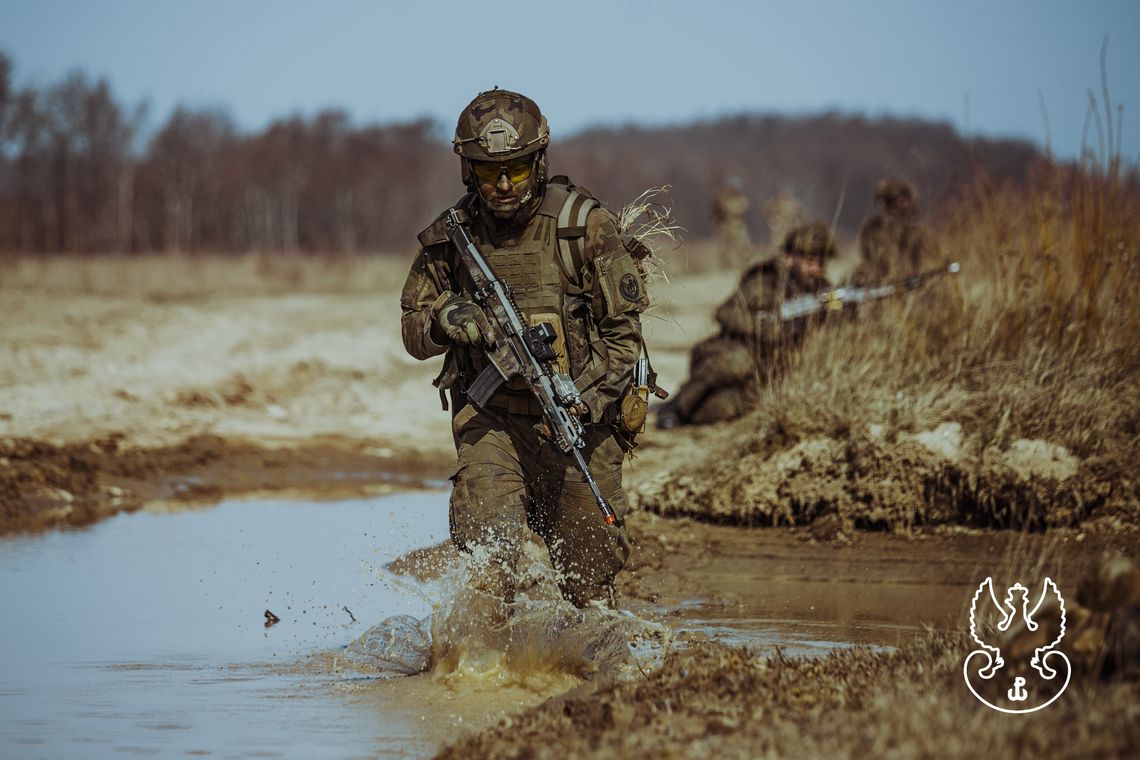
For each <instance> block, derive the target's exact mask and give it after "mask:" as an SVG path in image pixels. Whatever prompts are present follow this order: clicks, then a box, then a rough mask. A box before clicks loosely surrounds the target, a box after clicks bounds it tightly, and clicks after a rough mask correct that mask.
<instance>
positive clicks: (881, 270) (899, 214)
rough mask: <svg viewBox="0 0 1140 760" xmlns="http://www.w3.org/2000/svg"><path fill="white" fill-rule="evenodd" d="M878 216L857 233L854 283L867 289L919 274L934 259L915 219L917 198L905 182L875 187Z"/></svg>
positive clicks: (896, 179) (924, 232) (896, 180)
mask: <svg viewBox="0 0 1140 760" xmlns="http://www.w3.org/2000/svg"><path fill="white" fill-rule="evenodd" d="M875 205H876V206H878V208H879V213H878V214H876V215H875V216H874V217H872V218H871V219H869V220H867V222H866V223H865V224H864V225H863V227H862V229H860V230H859V256H860V261H859V266H858V268H857V269H856V271H855V282H856V283H857V284H859V285H870V284H875V283H880V282H884V281H886V280H890V279H896V278H900V277H908V276H910V275H913V274H918V273H919V272H920V271H922V269H923V267H924V265H927V264H929V262H930V260H931V259H932V258H934V257H935V255H936V251H935V247H934V243H933V238H932V236H931V234H930V231H929V230H928V229H927V228H926V226H925V225H923V224H922V222H921V221H919V218H918V197H917V195H916V194H915V191H914V187H913V186H912V185H911V184H910V183H909V182H907V181H906V180H905V179H901V178H899V177H886V178H884V179H882V180H880V181H879V184H878V185H876V186H875Z"/></svg>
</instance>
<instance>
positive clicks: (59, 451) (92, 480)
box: [0, 434, 450, 535]
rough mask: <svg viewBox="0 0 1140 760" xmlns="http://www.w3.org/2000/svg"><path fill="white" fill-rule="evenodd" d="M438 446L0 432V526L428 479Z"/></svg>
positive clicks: (0, 531)
mask: <svg viewBox="0 0 1140 760" xmlns="http://www.w3.org/2000/svg"><path fill="white" fill-rule="evenodd" d="M449 463H450V461H449V459H448V457H446V456H445V455H443V454H441V453H438V452H431V451H426V452H421V451H417V450H415V449H408V448H401V449H397V448H395V447H393V446H392V445H391V444H389V443H386V442H383V441H373V440H361V439H349V438H341V437H335V436H324V437H314V438H310V439H305V440H284V439H283V440H276V441H273V440H268V441H267V440H252V439H249V440H247V439H235V438H223V437H220V436H215V435H196V436H192V437H189V438H187V439H185V440H184V441H182V442H181V443H177V444H173V445H163V446H137V445H131V444H129V443H127V442H126V441H125V439H124V437H123V436H121V435H115V434H111V435H107V436H103V437H100V438H97V439H94V440H90V441H83V442H79V443H69V444H63V445H56V444H53V443H48V442H45V441H42V440H36V439H31V438H0V535H5V534H15V533H24V532H36V531H41V530H45V529H49V528H59V527H78V526H84V525H90V524H92V523H94V522H97V521H99V520H102V519H105V518H107V517H110V516H112V515H115V514H118V513H120V512H132V511H135V510H138V509H140V508H142V507H143V506H144V505H158V507H159V508H162V507H163V506H165V507H166V508H170V507H172V506H173V507H178V506H180V505H181V506H187V507H189V506H194V505H203V504H213V503H217V502H218V501H221V500H222V499H225V498H232V497H252V496H264V495H274V496H285V497H287V496H290V495H293V496H304V497H308V498H312V499H324V500H328V499H345V498H352V497H357V496H365V495H381V494H385V493H392V492H394V491H399V490H416V489H421V488H424V487H431V486H432V485H438V479H439V478H441V477H442V474H443V473H446V472H447V466H448V465H449Z"/></svg>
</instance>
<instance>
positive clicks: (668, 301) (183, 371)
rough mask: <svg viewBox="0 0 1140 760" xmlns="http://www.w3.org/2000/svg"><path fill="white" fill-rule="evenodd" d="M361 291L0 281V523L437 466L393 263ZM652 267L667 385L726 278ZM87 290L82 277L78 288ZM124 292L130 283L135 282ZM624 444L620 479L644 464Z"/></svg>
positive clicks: (707, 325)
mask: <svg viewBox="0 0 1140 760" xmlns="http://www.w3.org/2000/svg"><path fill="white" fill-rule="evenodd" d="M374 266H377V267H379V272H378V275H377V277H376V279H377V280H378V281H379V282H378V285H379V287H377V288H376V290H375V291H374V292H361V293H358V292H335V293H304V292H303V293H296V292H294V293H284V294H282V293H277V292H270V293H264V292H263V293H257V292H251V293H244V294H240V295H230V294H221V295H212V294H210V293H208V292H194V289H190V292H179V291H177V290H176V291H174V292H170V291H169V290H168V289H167V286H166V285H165V284H164V285H161V286H154V287H149V288H148V287H145V286H144V287H135V288H128V292H127V293H116V292H114V290H113V289H112V288H110V287H108V288H106V290H104V289H103V288H99V287H94V288H92V287H87V288H83V289H78V290H79V292H76V290H77V288H71V287H40V288H35V287H31V288H29V287H21V286H20V283H19V281H18V280H17V278H14V277H9V278H8V281H7V282H5V283H4V285H5V286H4V287H2V288H0V314H2V315H3V318H2V319H0V457H2V460H0V461H2V463H3V467H4V471H3V475H2V476H0V498H2V499H3V505H4V506H3V520H2V521H0V530H6V531H11V530H19V529H35V528H38V527H47V526H52V525H67V524H83V523H87V522H90V521H91V520H93V519H98V518H99V517H100V516H103V515H106V514H112V513H114V512H115V511H118V510H121V509H133V508H137V507H139V506H141V505H142V504H143V503H149V502H153V501H155V500H171V499H173V500H201V499H203V498H207V499H209V498H219V497H221V496H223V495H236V494H240V493H255V492H256V493H260V492H264V491H269V490H296V489H302V490H307V491H309V493H310V495H312V496H316V497H318V498H319V497H321V496H322V495H323V496H326V497H335V496H342V495H345V494H346V493H349V492H352V491H353V490H355V491H357V492H368V493H370V492H375V491H376V490H377V489H380V490H383V489H388V488H391V487H392V484H393V480H395V481H396V484H397V485H399V486H400V487H407V486H408V485H410V484H413V483H414V482H415V481H417V480H418V481H431V480H433V479H439V478H441V477H443V476H444V475H445V474H446V471H447V467H448V466H449V464H450V460H451V458H452V457H453V456H454V450H453V448H452V443H451V436H450V427H449V422H450V415H449V414H448V413H447V412H444V411H442V409H441V407H440V401H439V396H438V393H437V391H436V390H435V388H434V387H433V386H432V384H431V380H432V378H434V377H435V375H436V373H437V372H438V371H439V367H440V362H441V360H440V359H436V360H434V361H427V362H419V361H416V360H414V359H412V358H411V357H409V356H408V355H407V354H406V353H405V351H404V349H403V346H402V343H401V340H400V336H399V306H398V293H399V288H400V286H401V284H402V282H403V276H404V273H405V270H404V264H403V262H400V261H382V262H380V263H379V264H376V265H374ZM679 282H680V283H682V284H677V283H670V282H663V283H661V284H660V286H659V288H658V295H657V300H658V303H659V306H658V307H657V308H656V309H655V310H654V313H653V314H652V315H650V316H648V317H647V319H646V334H647V336H648V339H649V340H650V342H651V345H652V346H653V348H654V353H653V357H654V364H655V368H656V369H657V370H658V372H659V373H660V376H661V382H662V383H663V384H664V385H665V386H666V387H674V388H675V387H677V386H678V385H679V383H680V382H681V380H682V379H683V377H684V374H685V371H686V361H687V354H686V352H687V349H688V347H689V346H691V345H692V344H693V343H694V342H696V341H697V340H699V339H700V338H702V337H704V336H705V335H706V334H707V333H708V332H709V331H710V330H711V329H712V323H711V320H710V319H709V314H710V312H711V309H710V306H711V305H714V304H715V303H716V302H718V301H719V300H721V299H722V298H723V297H724V296H725V294H726V293H727V292H728V291H729V290H730V289H731V287H732V285H733V278H732V277H728V276H724V275H719V274H710V275H704V276H697V277H683V276H681V277H680V280H679ZM92 290H95V291H97V292H91V291H92ZM139 291H141V292H139ZM648 459H649V458H648V457H646V458H639V460H638V461H637V462H635V463H634V464H633V466H632V468H631V473H630V474H631V477H632V478H633V479H634V480H636V479H637V478H638V477H641V476H642V475H643V474H645V473H648V472H650V471H653V470H654V468H655V467H657V466H658V464H657V463H655V462H650V461H648Z"/></svg>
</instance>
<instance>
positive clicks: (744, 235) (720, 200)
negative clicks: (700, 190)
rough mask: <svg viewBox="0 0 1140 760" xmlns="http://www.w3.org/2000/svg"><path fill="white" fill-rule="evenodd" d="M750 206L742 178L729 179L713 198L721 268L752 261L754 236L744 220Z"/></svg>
mask: <svg viewBox="0 0 1140 760" xmlns="http://www.w3.org/2000/svg"><path fill="white" fill-rule="evenodd" d="M748 206H749V201H748V196H747V195H745V194H744V192H743V191H742V190H741V188H740V178H739V177H729V179H728V182H727V183H725V186H724V187H722V188H721V189H720V191H719V192H718V193H717V194H716V197H715V198H714V199H713V209H712V211H713V222H714V223H715V224H716V236H717V244H718V245H719V247H720V265H721V267H722V268H725V269H736V268H738V267H742V266H744V265H745V264H746V263H747V262H748V260H749V259H750V258H752V237H751V236H750V235H749V234H748V224H747V223H746V222H745V220H744V218H745V215H746V214H747V213H748Z"/></svg>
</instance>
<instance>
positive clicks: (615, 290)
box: [594, 249, 649, 314]
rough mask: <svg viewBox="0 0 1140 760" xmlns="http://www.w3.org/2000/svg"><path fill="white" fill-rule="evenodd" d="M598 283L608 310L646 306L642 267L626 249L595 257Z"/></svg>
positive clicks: (617, 310) (608, 311)
mask: <svg viewBox="0 0 1140 760" xmlns="http://www.w3.org/2000/svg"><path fill="white" fill-rule="evenodd" d="M594 268H595V270H596V272H597V277H598V284H599V285H600V286H601V290H602V297H603V298H604V299H605V302H606V311H607V313H609V314H623V313H625V312H627V311H644V310H645V309H647V308H648V307H649V297H648V295H647V294H646V292H645V283H644V282H643V281H642V276H641V271H640V270H639V269H638V266H637V263H636V262H635V261H634V260H633V257H632V256H630V255H629V252H628V251H626V250H624V249H619V250H617V251H610V252H608V253H605V254H603V255H601V256H599V257H597V258H596V259H594Z"/></svg>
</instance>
